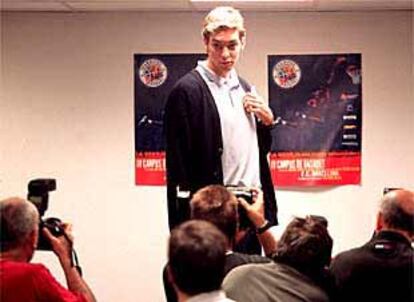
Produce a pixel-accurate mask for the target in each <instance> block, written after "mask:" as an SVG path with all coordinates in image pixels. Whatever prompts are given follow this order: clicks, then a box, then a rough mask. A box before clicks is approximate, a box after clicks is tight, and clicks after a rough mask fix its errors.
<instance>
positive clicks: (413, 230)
mask: <svg viewBox="0 0 414 302" xmlns="http://www.w3.org/2000/svg"><path fill="white" fill-rule="evenodd" d="M413 204H414V193H413V192H411V191H408V190H403V189H400V190H393V191H390V192H388V193H387V194H385V195H384V197H383V199H382V201H381V208H380V211H381V213H382V216H383V219H384V223H385V224H386V226H387V227H389V228H393V229H397V230H401V231H406V232H408V233H409V234H410V236H413V235H414V206H413Z"/></svg>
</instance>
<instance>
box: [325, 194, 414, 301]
mask: <svg viewBox="0 0 414 302" xmlns="http://www.w3.org/2000/svg"><path fill="white" fill-rule="evenodd" d="M413 239H414V192H412V191H408V190H395V191H391V192H389V193H387V194H386V195H384V196H383V199H382V201H381V205H380V209H379V212H378V214H377V225H376V230H375V234H374V236H373V237H372V238H371V239H370V240H369V241H368V242H367V243H365V244H364V245H362V246H361V247H358V248H354V249H351V250H349V251H345V252H342V253H340V254H338V255H337V256H336V257H335V258H334V259H333V260H332V264H331V271H332V274H333V275H334V277H335V281H336V285H337V290H338V297H337V299H336V300H337V301H356V302H358V301H375V302H382V301H396V302H397V301H398V302H412V301H414V285H413V284H414V280H413V277H414V249H413V247H412V242H413Z"/></svg>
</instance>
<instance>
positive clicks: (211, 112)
mask: <svg viewBox="0 0 414 302" xmlns="http://www.w3.org/2000/svg"><path fill="white" fill-rule="evenodd" d="M240 83H241V85H242V86H243V88H244V89H245V90H246V91H249V90H250V88H249V87H250V85H249V84H248V83H247V82H246V81H244V80H243V79H241V78H240ZM164 125H165V129H164V132H165V135H166V165H167V198H168V220H169V226H170V229H172V228H173V227H174V226H176V225H177V224H179V223H180V222H182V221H184V220H187V219H189V205H188V198H183V199H181V198H177V187H179V190H180V191H189V192H190V193H191V194H192V193H195V192H196V191H197V190H198V189H200V188H202V187H204V186H206V185H210V184H223V169H222V164H221V155H222V152H223V141H222V135H221V126H220V117H219V113H218V111H217V107H216V104H215V101H214V99H213V96H212V94H211V92H210V90H209V88H208V86H207V84H206V83H205V82H204V80H203V79H202V78H201V76H200V75H199V74H198V72H197V71H195V70H192V71H191V72H189V73H187V74H186V75H185V76H184V77H182V78H181V79H180V80H179V81H178V82H177V83H176V85H175V86H174V88H173V89H172V91H171V93H170V95H169V97H168V100H167V104H166V107H165V117H164ZM257 137H258V145H259V146H258V148H259V160H260V181H261V184H262V190H263V194H264V199H265V216H266V219H267V220H269V221H270V222H271V223H272V224H274V225H277V224H278V221H277V205H276V197H275V192H274V187H273V183H272V179H271V174H270V169H269V164H268V160H267V154H268V152H269V151H270V146H271V142H272V137H271V134H270V128H269V127H266V126H264V125H262V124H261V123H260V122H257ZM240 139H243V138H240Z"/></svg>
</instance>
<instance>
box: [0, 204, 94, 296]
mask: <svg viewBox="0 0 414 302" xmlns="http://www.w3.org/2000/svg"><path fill="white" fill-rule="evenodd" d="M0 216H1V220H0V221H1V235H0V301H2V302H20V301H71V302H75V301H88V302H89V301H95V297H94V295H93V293H92V291H91V290H90V289H89V287H88V285H87V284H86V282H85V281H84V280H83V279H82V277H81V276H80V274H79V272H78V270H77V269H76V268H75V267H74V266H73V265H72V259H71V255H72V254H71V252H72V250H71V246H72V242H69V241H68V240H67V239H66V238H65V236H59V237H55V236H53V235H52V234H51V233H50V232H49V230H47V229H46V228H44V229H43V230H40V231H43V232H44V234H45V236H46V238H48V239H49V241H50V244H51V246H52V248H53V251H54V253H55V254H56V256H57V257H58V258H59V261H60V264H61V266H62V268H63V271H64V273H65V277H66V282H67V285H68V288H69V289H66V288H64V287H63V286H62V285H60V284H59V283H58V282H57V281H56V280H55V278H54V277H53V276H52V275H51V274H50V272H49V271H48V270H47V268H46V267H44V266H43V265H42V264H32V263H29V262H30V260H31V259H32V256H33V254H34V251H35V249H36V246H37V241H38V237H39V234H38V232H39V229H38V228H39V213H38V211H37V209H36V207H35V206H34V205H33V204H32V203H30V202H28V201H26V200H24V199H20V198H8V199H5V200H2V201H0ZM63 228H64V232H65V233H66V234H67V236H68V238H71V234H70V226H69V225H63Z"/></svg>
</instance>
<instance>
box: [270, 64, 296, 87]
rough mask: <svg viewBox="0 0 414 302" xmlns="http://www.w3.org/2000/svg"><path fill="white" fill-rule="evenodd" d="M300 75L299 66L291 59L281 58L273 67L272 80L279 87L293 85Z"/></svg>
mask: <svg viewBox="0 0 414 302" xmlns="http://www.w3.org/2000/svg"><path fill="white" fill-rule="evenodd" d="M300 77H301V70H300V67H299V65H298V64H296V62H294V61H292V60H281V61H279V62H278V63H277V64H276V65H275V66H274V67H273V80H274V81H275V83H276V85H278V86H279V87H280V88H284V89H288V88H292V87H295V86H296V84H298V83H299V81H300Z"/></svg>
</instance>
